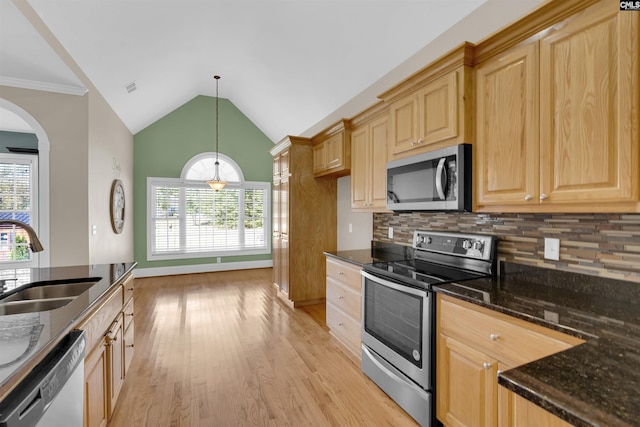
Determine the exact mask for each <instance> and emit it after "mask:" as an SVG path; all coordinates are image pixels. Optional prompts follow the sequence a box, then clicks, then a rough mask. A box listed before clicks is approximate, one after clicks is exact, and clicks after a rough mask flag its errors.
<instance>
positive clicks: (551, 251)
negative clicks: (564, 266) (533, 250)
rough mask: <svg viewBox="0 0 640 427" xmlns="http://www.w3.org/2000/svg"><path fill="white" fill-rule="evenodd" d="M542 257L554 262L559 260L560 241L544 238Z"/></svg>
mask: <svg viewBox="0 0 640 427" xmlns="http://www.w3.org/2000/svg"><path fill="white" fill-rule="evenodd" d="M544 257H545V258H546V259H552V260H555V261H559V260H560V239H553V238H549V237H545V239H544Z"/></svg>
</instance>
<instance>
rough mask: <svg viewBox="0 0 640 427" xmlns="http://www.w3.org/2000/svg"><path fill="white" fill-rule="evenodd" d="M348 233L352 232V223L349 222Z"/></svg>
mask: <svg viewBox="0 0 640 427" xmlns="http://www.w3.org/2000/svg"><path fill="white" fill-rule="evenodd" d="M349 233H353V224H351V223H349Z"/></svg>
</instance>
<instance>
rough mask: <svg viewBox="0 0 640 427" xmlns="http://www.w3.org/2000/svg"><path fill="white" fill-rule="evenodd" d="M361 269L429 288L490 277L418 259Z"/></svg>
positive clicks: (368, 266)
mask: <svg viewBox="0 0 640 427" xmlns="http://www.w3.org/2000/svg"><path fill="white" fill-rule="evenodd" d="M363 269H364V271H368V272H369V273H373V274H376V275H378V276H384V277H387V278H391V279H395V280H398V281H401V282H404V283H407V284H410V285H413V286H418V287H429V286H430V285H433V284H438V283H449V282H458V281H463V280H469V279H478V278H482V277H488V276H490V275H488V274H484V273H478V272H471V271H467V270H462V269H460V268H452V267H449V266H445V265H441V264H436V263H432V262H428V261H423V260H418V259H410V260H402V261H385V262H374V263H371V264H365V265H364V266H363Z"/></svg>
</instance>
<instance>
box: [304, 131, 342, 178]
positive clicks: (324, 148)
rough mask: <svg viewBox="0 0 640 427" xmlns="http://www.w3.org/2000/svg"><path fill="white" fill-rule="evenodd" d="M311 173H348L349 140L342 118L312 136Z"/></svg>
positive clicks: (316, 174) (319, 174)
mask: <svg viewBox="0 0 640 427" xmlns="http://www.w3.org/2000/svg"><path fill="white" fill-rule="evenodd" d="M312 140H313V144H314V146H313V174H314V175H315V176H324V175H329V174H333V175H336V176H344V175H348V174H349V171H350V168H351V140H350V131H349V126H348V123H347V122H346V121H344V120H342V121H340V122H338V123H337V124H335V125H334V126H332V127H330V128H329V129H325V130H324V131H322V132H320V133H319V134H318V135H316V136H314V137H313V139H312Z"/></svg>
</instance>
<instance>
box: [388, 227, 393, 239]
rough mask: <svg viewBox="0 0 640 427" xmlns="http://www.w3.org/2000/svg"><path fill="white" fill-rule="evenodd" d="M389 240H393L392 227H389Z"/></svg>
mask: <svg viewBox="0 0 640 427" xmlns="http://www.w3.org/2000/svg"><path fill="white" fill-rule="evenodd" d="M389 238H390V239H393V227H389Z"/></svg>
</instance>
